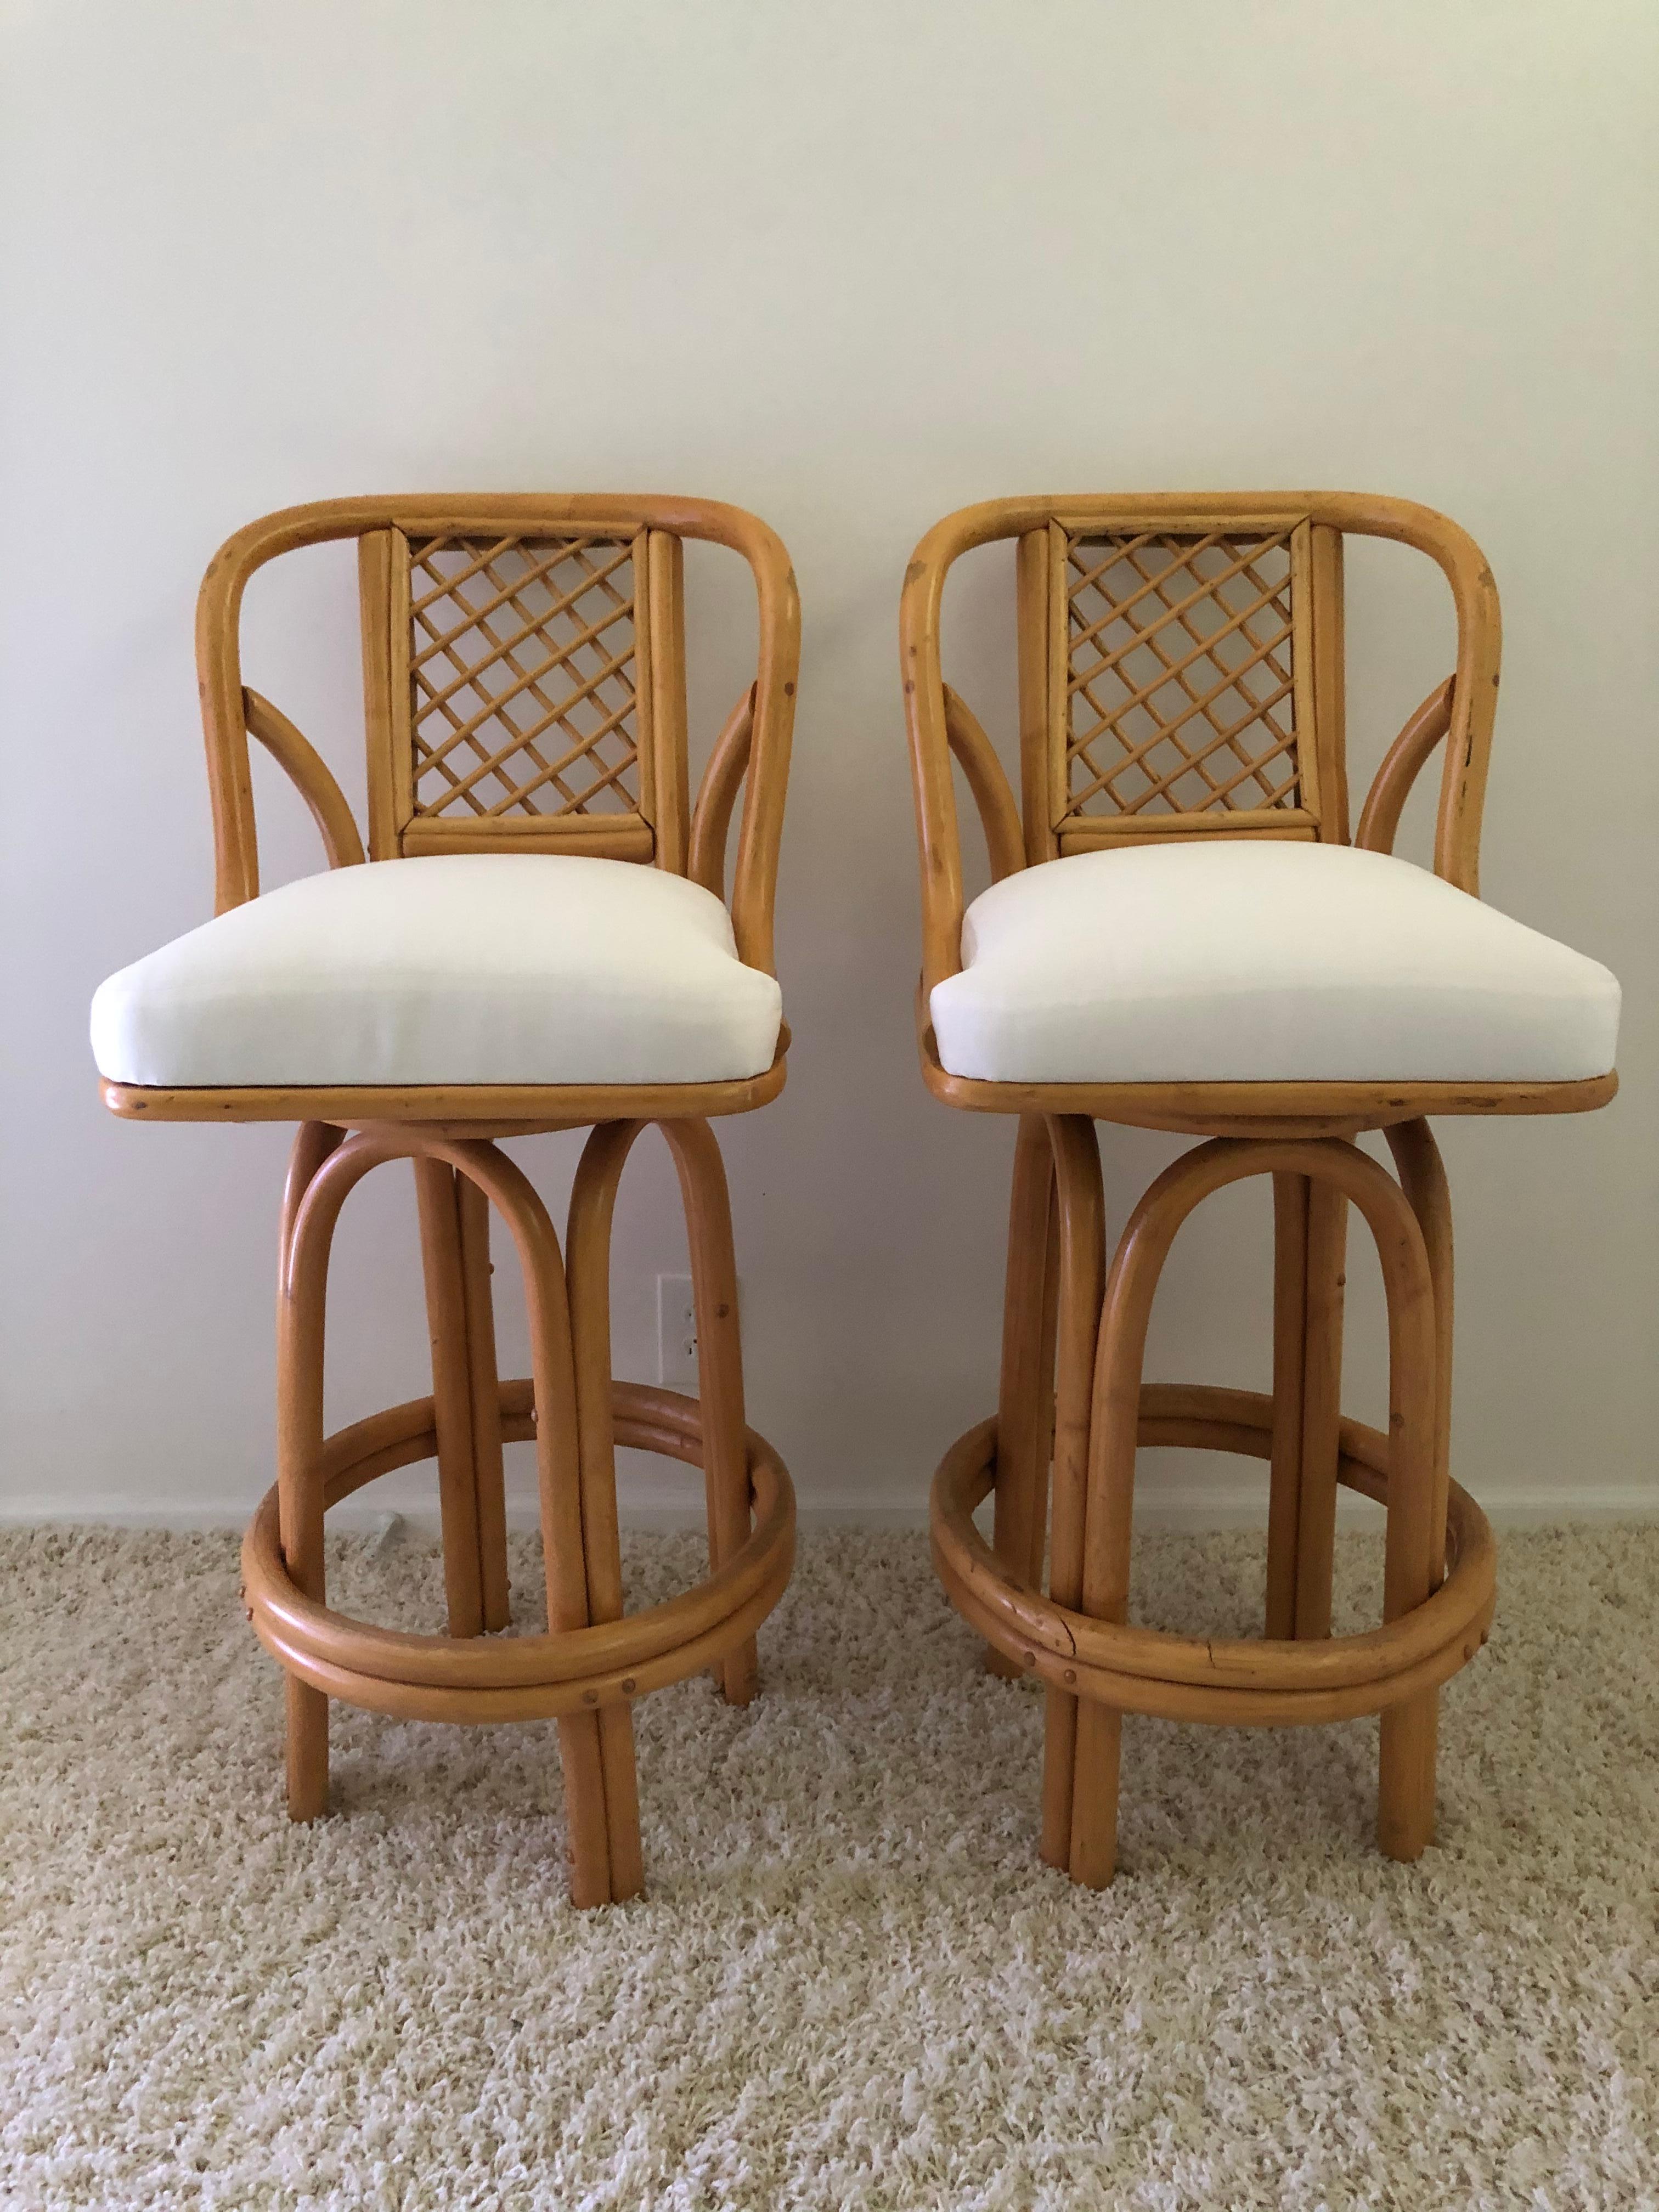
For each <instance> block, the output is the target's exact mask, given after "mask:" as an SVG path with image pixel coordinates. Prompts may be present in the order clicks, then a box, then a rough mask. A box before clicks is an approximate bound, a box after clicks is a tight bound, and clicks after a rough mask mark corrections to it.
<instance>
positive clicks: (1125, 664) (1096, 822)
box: [900, 491, 1500, 989]
mask: <svg viewBox="0 0 1659 2212" xmlns="http://www.w3.org/2000/svg"><path fill="white" fill-rule="evenodd" d="M1350 532H1352V533H1355V534H1358V535H1364V536H1372V537H1379V538H1395V539H1398V540H1400V541H1401V542H1402V543H1404V544H1408V545H1412V546H1414V547H1416V548H1417V549H1418V550H1419V551H1421V552H1424V553H1426V554H1428V555H1429V556H1431V558H1432V559H1433V560H1435V561H1436V562H1438V564H1439V566H1440V567H1441V568H1442V569H1443V571H1444V574H1445V575H1446V578H1447V580H1448V582H1449V584H1450V586H1451V590H1452V596H1453V599H1454V602H1455V607H1456V611H1457V666H1456V669H1455V672H1454V674H1453V675H1452V677H1451V678H1449V680H1448V681H1447V682H1446V683H1445V684H1441V685H1438V686H1437V688H1436V690H1434V691H1433V692H1432V693H1431V695H1430V696H1429V697H1428V698H1427V699H1426V700H1425V702H1423V705H1422V706H1421V707H1420V708H1419V709H1418V710H1417V712H1416V714H1413V716H1412V718H1411V720H1409V721H1408V722H1407V725H1406V727H1405V728H1404V729H1403V730H1402V731H1401V734H1400V737H1399V738H1397V739H1396V740H1395V745H1394V747H1393V748H1392V750H1390V752H1389V757H1388V758H1387V760H1386V761H1385V762H1384V763H1383V768H1382V769H1381V770H1380V771H1379V772H1378V775H1377V777H1376V781H1375V782H1374V784H1373V786H1372V787H1371V792H1370V797H1369V799H1368V800H1367V802H1366V806H1365V810H1364V813H1363V814H1362V817H1361V820H1360V825H1359V832H1358V838H1357V839H1355V840H1352V841H1351V838H1350V831H1349V823H1348V793H1347V772H1346V748H1345V743H1344V730H1343V693H1344V669H1343V630H1342V543H1343V538H1344V536H1345V535H1346V534H1347V533H1350ZM994 538H1015V539H1016V540H1017V541H1018V570H1017V574H1018V587H1017V588H1018V641H1019V699H1020V758H1021V799H1022V804H1021V805H1020V806H1019V807H1018V809H1017V808H1016V806H1015V804H1014V799H1013V794H1012V792H1011V791H1010V789H1009V787H1008V784H1007V780H1006V777H1005V776H1004V775H1003V773H1002V769H1001V767H1000V763H999V762H998V760H997V757H996V755H995V752H994V749H993V748H992V746H991V744H990V742H989V740H988V738H987V737H986V736H985V733H984V732H983V731H982V730H981V727H980V726H979V724H978V723H977V722H976V721H975V719H974V716H973V714H971V713H970V712H969V709H968V708H967V706H966V705H965V703H964V702H963V701H962V700H961V699H959V698H958V697H957V695H956V694H955V693H954V692H953V691H951V690H950V688H949V686H948V685H947V684H945V679H944V671H943V669H942V666H941V664H940V658H939V609H940V603H941V599H942V596H943V592H944V586H945V576H946V574H948V573H949V570H950V568H951V563H952V562H955V561H956V560H957V558H958V557H959V556H961V555H962V554H963V553H965V552H967V551H969V550H970V549H971V548H972V547H974V546H976V545H983V544H987V543H989V542H990V541H991V540H993V539H994ZM900 642H901V652H902V665H903V674H904V686H905V704H906V713H907V716H908V723H909V731H910V745H911V764H912V772H913V775H914V778H915V794H916V810H917V822H918V827H919V831H920V836H921V860H922V902H923V935H924V946H925V973H926V981H927V986H928V987H929V988H930V989H931V987H932V986H933V984H934V983H936V982H939V981H941V980H942V979H943V978H944V977H945V976H946V975H954V974H955V973H956V971H957V968H958V967H959V966H960V964H961V962H960V954H959V938H960V933H961V926H962V911H963V890H962V865H961V852H960V847H959V844H958V842H957V822H956V799H955V793H954V788H953V786H952V781H951V759H952V756H954V757H955V758H956V760H957V762H959V763H960V764H961V765H962V767H963V770H964V773H965V774H966V775H967V779H968V782H969V788H970V789H971V791H972V793H973V795H974V798H975V803H976V805H977V806H978V808H979V811H980V815H981V822H982V823H983V825H984V829H985V834H986V839H987V845H988V847H989V848H990V854H991V864H992V869H993V872H994V874H995V875H999V876H1000V875H1003V874H1006V873H1008V872H1010V871H1011V870H1012V869H1013V868H1017V867H1020V866H1030V865H1034V864H1036V863H1037V862H1039V861H1043V860H1063V859H1065V858H1066V857H1067V856H1068V855H1070V854H1076V853H1083V852H1090V851H1093V850H1096V849H1097V848H1101V847H1103V846H1123V845H1132V844H1143V843H1147V842H1152V843H1158V842H1169V841H1171V840H1174V839H1181V840H1195V839H1200V838H1208V837H1212V836H1229V837H1240V836H1243V837H1280V838H1291V839H1304V840H1319V841H1322V842H1334V843H1341V844H1346V843H1348V842H1358V843H1359V844H1360V845H1362V846H1364V847H1367V848H1370V849H1373V850H1381V851H1387V850H1388V849H1389V848H1390V847H1391V845H1392V842H1393V838H1394V833H1395V828H1396V826H1397V824H1398V822H1399V818H1400V812H1401V807H1402V806H1403V805H1404V803H1405V799H1406V795H1407V792H1408V791H1409V789H1410V787H1411V782H1412V779H1413V777H1414V776H1415V775H1416V774H1417V772H1418V770H1419V769H1420V768H1421V767H1422V765H1423V763H1424V762H1425V760H1426V759H1427V757H1428V756H1429V754H1430V753H1431V752H1432V750H1434V747H1435V745H1436V744H1438V743H1439V741H1440V740H1441V739H1442V738H1445V737H1447V735H1448V733H1449V744H1448V746H1447V752H1446V763H1445V770H1444V774H1443V778H1442V782H1441V795H1440V811H1439V817H1438V825H1437V834H1436V846H1435V869H1436V872H1437V873H1438V874H1440V875H1442V876H1444V877H1445V878H1447V879H1448V880H1449V882H1451V883H1454V884H1458V885H1459V887H1460V888H1462V889H1463V890H1468V891H1470V892H1475V891H1476V890H1478V883H1479V878H1478V851H1479V844H1480V810H1481V803H1482V799H1483V797H1484V794H1485V789H1486V764H1487V758H1488V755H1489V753H1490V750H1491V744H1492V721H1493V717H1494V714H1495V712H1496V707H1497V684H1498V654H1499V645H1500V633H1499V622H1498V594H1497V591H1496V589H1495V587H1494V586H1493V584H1492V574H1491V571H1490V570H1489V569H1488V568H1487V567H1486V561H1485V559H1484V558H1483V556H1482V555H1481V553H1480V549H1479V547H1478V546H1476V545H1475V544H1474V541H1473V539H1471V538H1469V537H1468V536H1467V534H1466V533H1465V532H1463V531H1462V530H1460V529H1459V528H1458V527H1457V526H1456V524H1455V523H1453V522H1449V521H1448V520H1447V519H1446V517H1445V516H1444V515H1441V514H1437V513H1434V512H1433V511H1432V510H1431V508H1428V507H1417V506H1414V505H1413V504H1412V503H1411V502H1409V501H1405V500H1395V499H1383V498H1375V499H1373V498H1364V497H1359V496H1357V495H1352V494H1349V493H1340V492H1305V491H1299V492H1277V493H1274V492H1255V493H1227V494H1217V495H1198V494H1192V493H1170V494H1141V495H1125V496H1121V497H1111V496H1099V497H1090V498H1083V497H1078V498H1072V497H1065V496H1061V497H1053V498H1037V499H1014V500H993V501H987V502H986V503H985V504H984V505H983V506H980V507H965V508H963V510H962V511H961V512H960V513H957V514H953V515H950V516H947V517H946V519H945V520H944V521H943V522H940V523H939V524H938V525H937V526H935V527H934V528H933V530H931V531H930V532H928V533H927V537H926V538H923V539H922V541H921V544H920V545H919V546H918V547H917V548H916V553H915V559H914V560H913V561H912V562H911V564H910V567H909V569H908V572H907V574H906V577H905V585H904V595H903V599H902V605H901V611H900Z"/></svg>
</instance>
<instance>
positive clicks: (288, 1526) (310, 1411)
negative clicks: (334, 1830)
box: [276, 1121, 343, 1820]
mask: <svg viewBox="0 0 1659 2212" xmlns="http://www.w3.org/2000/svg"><path fill="white" fill-rule="evenodd" d="M342 1136H343V1131H341V1130H339V1129H337V1128H335V1127H333V1126H332V1124H331V1123H329V1122H325V1121H306V1122H302V1123H301V1126H300V1127H299V1129H298V1130H297V1131H296V1132H295V1139H294V1146H293V1150H292V1152H290V1154H289V1170H288V1181H287V1183H286V1185H285V1187H284V1188H283V1211H282V1221H281V1227H280V1230H279V1231H278V1236H277V1286H276V1487H277V1499H278V1509H277V1510H278V1525H279V1530H280V1536H281V1541H282V1547H283V1559H284V1560H285V1562H286V1563H287V1566H288V1571H289V1574H290V1575H291V1576H292V1577H293V1578H294V1582H295V1586H296V1588H298V1589H300V1590H301V1592H302V1593H303V1594H304V1595H306V1596H307V1597H309V1598H314V1599H315V1600H316V1601H317V1602H318V1604H319V1605H320V1604H322V1602H323V1601H324V1599H325V1595H326V1583H325V1574H324V1566H323V1510H324V1509H323V1492H322V1479H321V1472H320V1468H319V1459H320V1456H321V1453H322V1445H323V1312H322V1304H321V1300H320V1298H319V1299H318V1300H317V1301H316V1302H315V1307H316V1310H315V1311H314V1312H313V1311H312V1310H309V1309H310V1307H311V1305H312V1303H313V1302H312V1301H310V1300H309V1299H306V1298H304V1297H303V1296H302V1294H301V1293H300V1292H299V1291H298V1290H297V1286H296V1285H295V1283H294V1281H293V1279H292V1277H291V1273H290V1266H289V1262H290V1259H291V1256H292V1252H293V1244H294V1227H295V1221H296V1219H297V1218H298V1216H299V1212H300V1205H301V1200H303V1198H304V1197H305V1194H306V1192H307V1189H308V1188H310V1185H311V1182H312V1178H313V1176H315V1175H316V1173H317V1170H319V1168H320V1167H321V1166H322V1164H323V1163H324V1161H325V1160H326V1159H327V1158H328V1157H329V1155H330V1153H331V1152H333V1151H334V1150H335V1149H336V1147H337V1146H338V1145H339V1143H340V1140H341V1138H342ZM283 1707H284V1714H285V1722H286V1736H287V1745H288V1749H287V1770H288V1771H287V1782H288V1816H289V1820H317V1819H319V1817H320V1816H321V1815H322V1814H324V1813H325V1812H326V1811H327V1809H328V1699H326V1698H325V1696H324V1694H323V1692H321V1691H320V1690H317V1689H313V1687H312V1686H311V1684H310V1683H309V1682H302V1681H301V1680H299V1679H298V1678H297V1676H295V1675H293V1674H284V1675H283Z"/></svg>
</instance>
